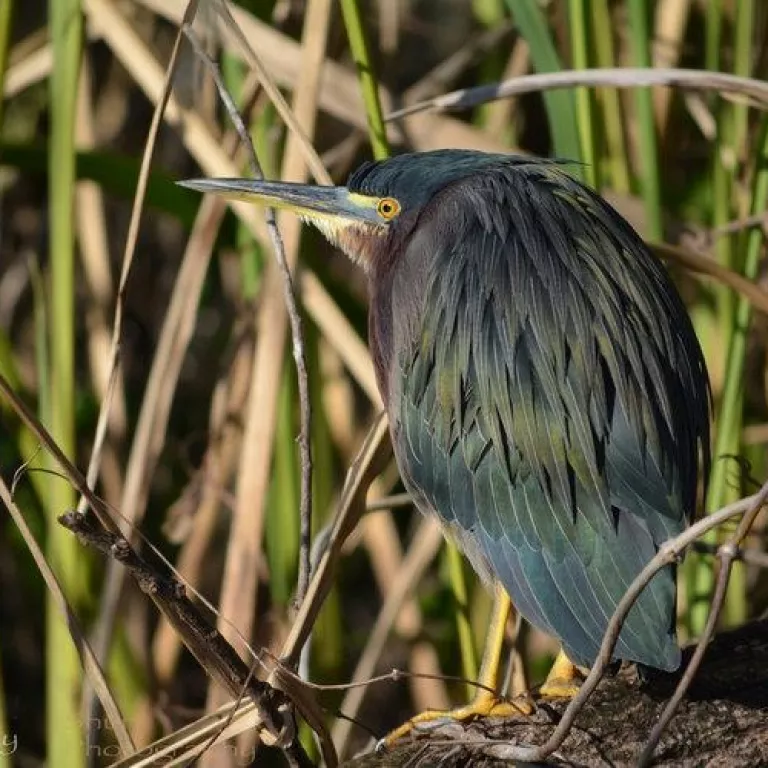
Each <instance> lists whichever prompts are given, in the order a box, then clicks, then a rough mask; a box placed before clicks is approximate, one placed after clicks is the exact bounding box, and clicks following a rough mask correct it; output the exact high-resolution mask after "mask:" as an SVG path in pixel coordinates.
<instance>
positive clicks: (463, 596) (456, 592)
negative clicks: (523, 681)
mask: <svg viewBox="0 0 768 768" xmlns="http://www.w3.org/2000/svg"><path fill="white" fill-rule="evenodd" d="M445 557H446V560H447V565H448V573H449V575H450V580H451V587H452V589H453V597H454V600H455V603H456V604H455V614H456V628H457V630H458V634H459V648H460V650H461V669H462V672H463V674H464V677H466V678H467V680H477V653H476V652H475V644H474V642H473V640H472V624H471V623H470V616H469V599H468V597H467V580H466V575H465V573H464V557H463V555H462V554H461V552H460V551H459V548H458V547H457V546H456V545H455V544H454V543H453V542H451V541H449V542H446V545H445ZM476 693H477V689H476V688H475V686H474V685H470V684H469V683H467V696H468V697H469V699H470V700H472V698H473V697H474V696H475V694H476Z"/></svg>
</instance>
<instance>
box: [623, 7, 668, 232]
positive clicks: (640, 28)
mask: <svg viewBox="0 0 768 768" xmlns="http://www.w3.org/2000/svg"><path fill="white" fill-rule="evenodd" d="M648 11H649V4H648V3H647V2H646V0H629V23H630V28H631V32H630V37H631V40H632V49H633V53H634V59H635V64H636V65H637V66H638V67H650V66H651V52H650V45H649V41H650V32H649V29H648V17H647V14H648ZM635 104H636V109H637V124H638V129H639V131H638V133H639V141H640V163H641V167H642V190H643V200H644V201H645V215H646V222H647V223H646V232H645V236H646V237H648V238H650V239H651V240H661V239H662V223H661V184H660V181H659V165H658V147H657V141H656V123H655V120H654V118H653V100H652V98H651V91H650V89H648V88H638V89H636V91H635Z"/></svg>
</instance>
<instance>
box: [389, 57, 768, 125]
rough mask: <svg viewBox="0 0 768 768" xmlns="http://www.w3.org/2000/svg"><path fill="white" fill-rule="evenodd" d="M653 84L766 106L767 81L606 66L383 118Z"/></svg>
mask: <svg viewBox="0 0 768 768" xmlns="http://www.w3.org/2000/svg"><path fill="white" fill-rule="evenodd" d="M654 85H663V86H671V87H678V88H691V89H695V90H703V91H718V92H719V93H720V94H721V95H725V94H734V95H739V96H743V97H748V98H751V99H753V100H754V101H755V102H756V104H757V106H759V107H760V108H762V109H766V108H768V84H766V83H765V82H763V81H762V80H757V79H755V78H750V77H739V76H737V75H729V74H725V73H722V72H706V71H702V70H698V69H673V68H668V69H661V68H658V69H645V68H636V67H610V68H604V69H580V70H562V71H560V72H546V73H540V74H535V75H524V76H523V77H516V78H514V79H512V80H505V81H503V82H501V83H491V84H488V85H480V86H477V87H475V88H462V89H459V90H456V91H451V92H450V93H446V94H443V95H442V96H437V97H435V98H434V99H427V100H426V101H421V102H419V103H418V104H411V105H410V106H407V107H403V109H398V110H396V111H394V112H391V113H390V114H389V115H387V117H386V121H387V122H391V121H393V120H399V119H401V118H403V117H407V116H409V115H414V114H417V113H419V112H427V111H430V112H433V111H443V110H457V109H470V108H472V107H477V106H479V105H480V104H487V103H489V102H491V101H497V100H498V99H506V98H509V97H510V96H519V95H520V94H523V93H535V92H541V91H551V90H554V89H557V88H574V87H577V86H588V87H596V86H608V87H612V88H646V87H648V86H654Z"/></svg>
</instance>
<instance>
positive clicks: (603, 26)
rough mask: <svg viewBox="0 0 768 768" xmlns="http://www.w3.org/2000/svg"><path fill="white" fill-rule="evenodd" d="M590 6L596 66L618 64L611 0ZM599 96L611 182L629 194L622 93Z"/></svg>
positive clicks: (603, 92)
mask: <svg viewBox="0 0 768 768" xmlns="http://www.w3.org/2000/svg"><path fill="white" fill-rule="evenodd" d="M591 9H592V27H593V32H594V34H593V40H594V44H595V58H596V61H597V66H598V67H614V66H616V57H615V54H614V49H613V25H612V24H611V13H610V9H609V8H608V0H593V2H592V4H591ZM598 99H599V101H600V103H601V105H602V108H603V109H602V112H603V133H604V134H605V154H606V156H607V166H608V170H609V173H610V179H611V186H612V187H613V189H614V190H615V191H616V192H621V193H624V194H626V193H628V192H629V191H630V175H629V162H628V160H627V148H626V144H625V141H624V123H623V121H622V118H621V104H620V102H619V93H618V91H617V90H616V89H615V88H603V89H601V90H599V91H598Z"/></svg>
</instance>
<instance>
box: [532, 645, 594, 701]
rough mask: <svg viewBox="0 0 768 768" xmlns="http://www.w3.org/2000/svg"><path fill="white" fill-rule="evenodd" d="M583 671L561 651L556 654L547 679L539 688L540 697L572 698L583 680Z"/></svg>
mask: <svg viewBox="0 0 768 768" xmlns="http://www.w3.org/2000/svg"><path fill="white" fill-rule="evenodd" d="M584 676H585V675H584V673H583V672H582V671H581V670H580V669H579V668H578V667H577V666H576V665H575V664H573V663H572V662H571V661H570V659H569V658H568V657H567V656H566V655H565V654H564V653H563V652H562V651H560V653H559V654H558V655H557V658H556V659H555V663H554V664H553V665H552V669H550V670H549V674H548V675H547V679H546V680H545V681H544V684H543V685H542V686H541V688H539V691H538V697H539V698H542V699H572V698H573V697H574V696H575V695H576V694H577V693H578V692H579V689H580V688H581V684H582V683H583V682H584Z"/></svg>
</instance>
